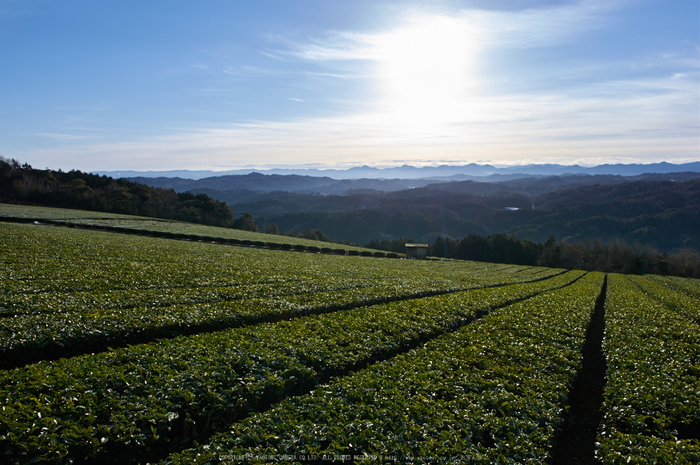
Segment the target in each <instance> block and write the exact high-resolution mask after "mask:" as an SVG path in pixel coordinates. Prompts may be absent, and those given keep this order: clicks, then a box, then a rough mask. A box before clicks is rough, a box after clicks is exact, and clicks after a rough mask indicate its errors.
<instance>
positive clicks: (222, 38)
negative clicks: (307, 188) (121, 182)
mask: <svg viewBox="0 0 700 465" xmlns="http://www.w3.org/2000/svg"><path fill="white" fill-rule="evenodd" d="M0 155H2V156H3V157H5V158H14V159H17V160H19V161H20V162H22V163H25V162H26V163H29V164H31V165H32V166H34V167H35V168H41V169H43V168H51V169H63V170H66V171H67V170H71V169H79V170H82V171H107V170H137V171H148V170H229V169H241V168H257V169H265V168H283V167H309V168H348V167H352V166H360V165H369V166H375V167H391V166H399V165H403V164H409V165H414V166H426V165H427V166H432V165H440V164H448V165H464V164H469V163H479V164H486V163H489V164H493V165H525V164H539V163H559V164H566V165H572V164H580V165H585V166H592V165H597V164H603V163H656V162H660V161H667V162H672V163H684V162H692V161H698V160H700V1H699V0H532V1H530V0H463V1H459V0H432V1H410V0H406V1H382V0H371V1H370V0H239V1H220V0H206V1H194V0H191V1H182V0H143V1H136V0H133V1H131V0H125V1H113V0H109V1H108V0H92V1H88V0H61V1H54V0H0Z"/></svg>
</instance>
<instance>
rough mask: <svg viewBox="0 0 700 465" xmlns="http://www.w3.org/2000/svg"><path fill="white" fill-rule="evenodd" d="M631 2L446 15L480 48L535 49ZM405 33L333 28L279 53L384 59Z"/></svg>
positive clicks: (601, 23) (598, 24)
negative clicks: (390, 44) (396, 38)
mask: <svg viewBox="0 0 700 465" xmlns="http://www.w3.org/2000/svg"><path fill="white" fill-rule="evenodd" d="M628 3H629V1H620V0H609V1H605V2H602V1H595V0H593V1H590V0H589V1H581V2H577V3H575V4H570V5H563V6H556V7H548V8H539V9H525V10H517V11H488V10H476V9H465V10H461V11H460V12H458V13H456V14H453V15H450V16H442V18H445V19H447V20H449V21H450V22H453V23H459V24H460V25H461V27H463V28H465V29H468V30H470V31H472V39H473V40H476V41H478V42H479V44H480V46H491V47H493V46H497V47H516V48H531V47H541V46H546V45H550V44H561V42H562V41H565V40H573V39H574V38H575V37H576V36H577V34H579V33H581V32H583V31H587V30H591V29H597V28H603V27H605V26H606V25H607V24H608V22H609V20H608V15H609V13H610V12H612V11H615V10H617V9H619V8H621V7H623V6H624V5H626V4H628ZM431 16H432V17H434V18H437V17H441V15H439V14H425V13H422V14H420V15H416V16H413V17H407V18H406V19H405V24H404V26H403V27H411V26H412V25H413V24H415V23H416V22H417V21H424V20H425V18H429V17H431ZM401 33H402V27H398V28H396V29H395V30H393V31H389V32H378V33H360V32H352V31H331V32H329V33H328V34H326V35H325V36H323V37H317V38H315V39H311V40H308V41H305V42H296V43H295V42H291V41H287V44H286V45H287V46H288V50H287V51H286V52H279V53H278V54H277V56H282V55H284V54H291V55H294V56H296V57H298V58H302V59H304V60H314V61H339V60H381V59H383V58H385V55H384V50H383V49H384V44H385V43H386V42H387V41H391V40H392V36H395V35H397V34H398V35H400V34H401Z"/></svg>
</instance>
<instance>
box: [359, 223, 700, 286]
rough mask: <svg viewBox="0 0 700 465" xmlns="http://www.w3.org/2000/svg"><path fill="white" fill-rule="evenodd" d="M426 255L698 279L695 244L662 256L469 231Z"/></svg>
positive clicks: (612, 245)
mask: <svg viewBox="0 0 700 465" xmlns="http://www.w3.org/2000/svg"><path fill="white" fill-rule="evenodd" d="M407 242H413V241H412V240H411V239H407V238H400V239H394V240H385V241H381V242H380V241H371V242H369V243H367V244H365V247H369V248H374V249H378V250H386V251H392V252H399V253H404V252H405V244H406V243H407ZM428 255H429V256H432V257H441V258H452V259H458V260H474V261H480V262H491V263H507V264H513V265H529V266H547V267H552V268H566V269H575V270H587V271H603V272H608V273H627V274H647V273H652V274H661V275H672V276H681V277H688V278H700V253H698V252H697V251H696V250H694V249H692V248H686V249H682V250H681V251H679V252H677V253H672V254H667V253H663V254H662V253H659V252H658V251H657V250H656V249H654V248H652V247H650V246H646V245H642V244H631V245H630V244H627V243H626V242H625V241H623V240H620V239H612V240H610V241H608V242H602V241H601V240H600V239H595V240H586V241H582V242H577V243H568V242H564V241H560V240H557V239H556V238H555V237H554V235H550V236H549V238H548V239H547V241H546V242H545V243H544V244H542V243H537V244H536V243H534V242H533V241H531V240H528V239H518V238H516V237H514V236H509V235H506V234H502V233H494V234H491V235H489V236H481V235H478V234H470V235H468V236H466V237H464V238H463V239H461V240H458V239H452V238H449V237H437V238H436V239H435V242H434V243H433V244H432V245H431V246H430V247H428Z"/></svg>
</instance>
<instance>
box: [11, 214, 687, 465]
mask: <svg viewBox="0 0 700 465" xmlns="http://www.w3.org/2000/svg"><path fill="white" fill-rule="evenodd" d="M3 208H4V210H3ZM3 208H0V217H1V216H3V214H4V216H5V217H7V218H10V217H11V219H12V221H11V222H5V221H2V219H1V218H0V238H1V240H0V263H1V266H0V289H1V290H2V292H0V368H1V369H0V402H1V405H2V409H1V411H0V463H9V464H25V463H55V464H64V463H65V464H67V463H74V464H98V463H99V464H110V463H112V464H129V463H134V464H135V463H161V464H190V463H201V464H207V463H211V464H214V463H270V462H280V463H333V462H350V463H353V462H365V463H480V464H481V463H484V464H486V463H550V464H551V463H595V462H596V461H597V462H599V463H700V441H699V439H700V283H699V282H698V281H697V280H690V279H682V278H670V277H662V276H627V275H618V274H609V275H607V276H606V275H604V274H602V273H586V272H583V271H567V270H561V269H549V268H541V267H524V266H516V265H499V264H487V263H478V262H466V261H440V260H434V261H433V260H430V261H416V260H398V259H390V258H380V257H379V256H369V255H370V254H365V255H361V254H360V253H358V254H356V255H355V254H349V253H348V250H349V249H346V250H345V253H344V254H342V255H341V254H340V253H339V252H338V253H326V254H324V253H318V252H320V250H316V249H314V248H313V247H315V246H313V245H308V244H301V245H303V247H299V248H294V247H292V248H289V249H284V248H276V247H268V246H263V247H260V246H254V247H250V246H246V245H255V244H244V243H235V242H230V243H227V242H221V241H208V240H203V241H193V240H191V238H190V240H182V239H187V238H183V237H176V236H164V235H162V236H160V237H148V236H147V235H139V234H133V231H131V232H132V233H131V234H124V232H125V231H117V230H118V229H119V228H122V229H129V230H133V229H134V228H133V222H135V221H141V220H136V219H133V218H129V217H118V216H114V217H110V218H108V219H101V220H99V218H96V217H95V215H104V214H95V213H89V212H73V211H65V212H60V211H56V210H54V209H43V210H41V211H39V210H31V209H27V208H26V207H12V206H3ZM13 209H14V210H13ZM3 212H4V213H3ZM10 213H11V214H10ZM23 215H24V216H23ZM52 215H53V220H56V218H57V217H60V215H64V217H63V220H64V221H65V219H66V216H65V215H70V217H71V218H73V220H72V221H73V223H76V222H77V221H78V220H77V219H79V220H80V221H81V222H84V223H85V224H87V223H91V224H92V223H95V222H98V220H99V221H109V227H111V228H113V230H111V231H110V230H96V229H89V228H88V229H82V228H75V227H57V226H51V225H46V223H47V220H51V219H52V218H49V216H52ZM100 217H101V216H100ZM18 218H27V219H28V220H31V221H29V222H28V223H26V224H23V223H21V222H18ZM34 221H36V222H37V223H38V224H34ZM143 221H145V220H143ZM123 222H131V223H123ZM42 223H43V224H42ZM53 224H56V223H53ZM72 226H75V224H72ZM100 226H101V227H104V226H105V224H101V225H100ZM127 226H128V227H127ZM143 226H144V228H146V229H149V228H151V229H152V228H154V227H155V226H154V225H153V224H150V223H147V222H146V223H143ZM171 226H173V227H181V228H188V227H190V226H183V225H171ZM157 227H159V228H163V230H162V231H160V232H161V233H168V231H167V227H168V225H166V224H165V223H163V224H160V225H157ZM191 227H192V228H202V227H201V226H194V225H193V226H191ZM236 233H237V232H231V231H230V230H224V229H220V228H208V227H207V231H206V233H203V232H202V231H201V230H199V235H200V236H206V237H210V238H211V237H214V238H224V239H236V238H234V237H233V236H230V237H229V236H228V235H230V234H236ZM187 234H188V235H193V234H194V232H193V231H188V232H187ZM247 234H253V236H251V237H250V239H246V240H250V241H251V242H269V240H267V241H266V240H265V239H264V238H265V235H254V233H247ZM297 245H299V244H297ZM594 326H597V327H599V328H598V329H600V335H601V336H600V337H596V336H594V332H593V331H592V330H591V328H592V327H594ZM601 326H602V327H601ZM603 334H604V337H603ZM590 346H593V347H594V348H596V349H597V350H598V351H599V353H600V354H601V356H600V358H601V360H600V361H598V362H595V361H593V363H594V364H595V363H597V365H598V371H599V372H600V373H603V374H604V375H601V376H600V379H597V378H596V379H594V381H596V382H597V384H598V386H599V387H600V390H601V393H602V394H601V395H600V396H599V397H600V398H599V399H596V398H595V395H593V394H592V393H590V394H589V393H588V392H587V391H586V389H582V386H584V383H582V381H581V380H582V379H583V378H586V377H590V376H589V372H588V371H587V370H588V369H587V366H588V365H589V364H590V362H591V360H590V358H591V357H590V356H589V355H587V354H588V352H587V351H586V350H585V348H586V347H590ZM596 376H597V375H596ZM574 392H576V393H575V394H574ZM580 403H584V404H585V405H592V406H593V407H592V408H588V409H587V410H588V411H589V413H591V414H592V415H589V416H591V418H593V421H594V424H593V427H592V429H591V432H592V436H591V439H590V441H587V442H586V444H584V445H583V446H581V445H580V444H579V445H574V444H569V443H568V442H567V441H568V439H567V435H566V434H565V433H564V432H565V431H567V429H571V428H572V427H575V426H576V425H578V424H579V422H581V421H583V420H585V419H581V418H578V417H579V415H580V414H579V413H577V412H579V411H580V410H581V409H580V408H579V407H580V405H578V404H580ZM586 421H591V419H590V418H588V419H587V420H586ZM557 451H565V452H564V453H565V454H569V453H570V454H571V455H570V456H566V455H564V456H562V455H561V453H560V452H557ZM558 454H559V455H558ZM586 460H587V462H585V461H586ZM576 461H578V462H576Z"/></svg>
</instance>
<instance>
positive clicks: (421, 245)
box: [406, 244, 428, 248]
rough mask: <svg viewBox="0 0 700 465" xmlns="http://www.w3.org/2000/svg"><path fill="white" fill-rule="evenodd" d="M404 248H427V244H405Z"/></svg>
mask: <svg viewBox="0 0 700 465" xmlns="http://www.w3.org/2000/svg"><path fill="white" fill-rule="evenodd" d="M406 247H414V248H421V247H426V248H427V247H428V244H406Z"/></svg>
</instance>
